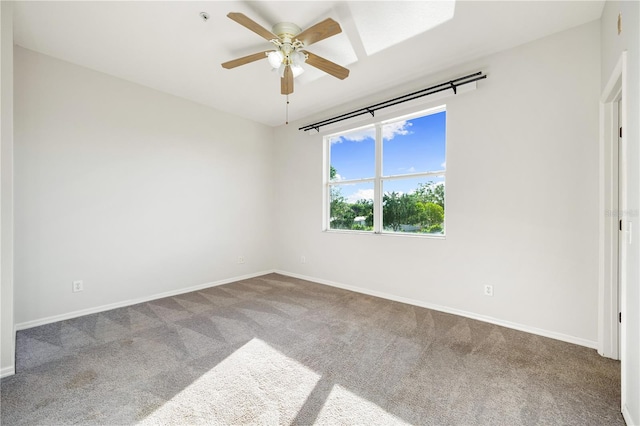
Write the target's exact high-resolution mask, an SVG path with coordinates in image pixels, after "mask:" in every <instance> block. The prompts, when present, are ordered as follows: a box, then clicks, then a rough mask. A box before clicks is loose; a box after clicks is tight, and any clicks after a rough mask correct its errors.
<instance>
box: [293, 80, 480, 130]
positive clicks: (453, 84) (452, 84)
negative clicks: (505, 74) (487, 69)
mask: <svg viewBox="0 0 640 426" xmlns="http://www.w3.org/2000/svg"><path fill="white" fill-rule="evenodd" d="M484 78H487V76H486V75H485V74H482V71H478V72H476V73H473V74H469V75H465V76H464V77H459V78H456V79H453V80H449V81H447V82H444V83H440V84H436V85H435V86H431V87H427V88H426V89H422V90H418V91H416V92H412V93H407V94H406V95H402V96H398V97H397V98H393V99H389V100H387V101H384V102H379V103H377V104H373V105H369V106H368V107H364V108H360V109H357V110H354V111H351V112H347V113H345V114H341V115H336V116H335V117H331V118H328V119H326V120H322V121H318V122H317V123H313V124H307V125H306V126H302V127H300V128H298V130H304V131H305V132H306V131H307V130H311V129H315V130H316V131H318V132H319V131H320V127H322V126H326V125H328V124H333V123H337V122H339V121H343V120H348V119H349V118H354V117H358V116H360V115H364V114H371V116H372V117H375V112H376V111H377V110H379V109H383V108H387V107H390V106H394V105H398V104H401V103H403V102H407V101H412V100H414V99H418V98H422V97H423V96H428V95H433V94H434V93H438V92H442V91H444V90H449V89H452V90H453V93H454V94H457V93H458V86H462V85H465V84H468V83H473V82H474V81H478V80H482V79H484Z"/></svg>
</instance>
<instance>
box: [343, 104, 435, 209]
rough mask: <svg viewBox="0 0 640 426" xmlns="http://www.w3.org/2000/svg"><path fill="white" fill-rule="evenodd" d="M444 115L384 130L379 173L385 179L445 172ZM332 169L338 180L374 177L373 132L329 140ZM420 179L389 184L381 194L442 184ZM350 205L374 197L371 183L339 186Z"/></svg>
mask: <svg viewBox="0 0 640 426" xmlns="http://www.w3.org/2000/svg"><path fill="white" fill-rule="evenodd" d="M445 129H446V112H445V111H442V112H439V113H436V114H431V115H427V116H424V117H418V118H413V119H411V120H406V121H398V122H394V123H390V124H386V125H384V126H383V148H382V151H383V160H382V173H383V175H385V176H390V175H402V174H407V173H420V172H428V171H438V170H444V169H445V146H446V143H445V141H446V137H445V136H446V135H445ZM331 165H332V166H333V167H335V169H336V171H337V173H338V180H350V179H360V178H370V177H373V176H374V175H375V170H374V167H375V141H374V128H373V127H370V128H364V129H359V130H356V131H354V132H350V133H346V134H343V135H341V136H340V138H336V139H333V140H332V143H331ZM442 180H443V179H441V178H440V179H436V178H421V179H408V180H393V181H388V182H386V184H385V185H384V188H383V189H384V191H385V192H387V191H396V192H405V193H409V192H411V191H412V190H413V189H415V187H416V186H417V184H418V182H428V181H442ZM341 188H342V194H343V195H344V196H346V197H347V198H348V199H350V201H355V200H356V199H358V198H362V197H365V198H368V197H369V195H371V197H372V196H373V183H371V184H369V183H363V184H358V185H348V186H341Z"/></svg>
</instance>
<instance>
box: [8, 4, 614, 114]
mask: <svg viewBox="0 0 640 426" xmlns="http://www.w3.org/2000/svg"><path fill="white" fill-rule="evenodd" d="M603 5H604V1H566V2H565V1H497V2H486V1H458V2H455V3H454V2H452V1H425V2H410V1H392V2H384V1H370V2H369V1H367V2H363V1H355V2H340V1H293V2H272V1H258V2H255V1H254V2H247V1H227V2H225V1H196V2H189V1H163V2H155V1H118V2H111V1H106V2H93V1H44V2H36V1H19V2H17V3H16V5H15V22H14V31H15V43H16V44H17V45H19V46H22V47H25V48H27V49H32V50H35V51H38V52H41V53H44V54H47V55H51V56H54V57H57V58H60V59H63V60H66V61H69V62H72V63H75V64H78V65H82V66H85V67H88V68H91V69H94V70H98V71H101V72H105V73H107V74H111V75H114V76H116V77H120V78H123V79H126V80H129V81H132V82H135V83H139V84H141V85H144V86H148V87H152V88H154V89H157V90H161V91H164V92H167V93H171V94H173V95H176V96H180V97H183V98H186V99H190V100H193V101H196V102H198V103H201V104H205V105H209V106H211V107H214V108H216V109H219V110H223V111H227V112H230V113H233V114H236V115H239V116H242V117H246V118H249V119H251V120H254V121H257V122H261V123H265V124H267V125H271V126H277V125H280V124H283V122H284V118H285V100H284V96H282V95H280V81H279V76H278V75H277V74H276V73H274V72H271V70H270V67H269V65H268V62H267V61H266V60H265V61H258V62H254V63H251V64H247V65H244V66H242V67H239V68H236V69H233V70H226V69H223V68H222V67H221V66H220V64H221V63H222V62H225V61H228V60H230V59H234V58H236V57H239V56H244V55H248V54H250V53H255V52H258V51H261V50H267V49H269V48H270V47H271V45H270V44H269V43H268V42H267V41H265V40H264V39H262V38H261V37H259V36H258V35H256V34H254V33H252V32H251V31H249V30H247V29H246V28H244V27H242V26H240V25H239V24H237V23H236V22H233V21H231V20H230V19H228V18H227V17H226V14H227V13H229V12H242V13H244V14H245V15H247V16H249V17H250V18H252V19H253V20H255V21H256V22H258V23H260V24H261V25H263V26H264V27H265V28H267V29H271V26H272V25H273V24H275V23H277V22H282V21H288V22H294V23H296V24H297V25H298V26H300V27H301V28H303V29H305V28H307V27H309V26H311V25H313V24H315V23H316V22H318V21H320V20H322V19H324V18H327V17H332V18H334V19H335V20H336V21H338V22H339V23H340V25H341V26H342V30H343V32H342V33H341V34H339V35H337V36H334V37H331V38H329V39H326V40H323V41H320V42H318V43H317V44H314V45H313V46H311V47H310V48H309V49H308V50H310V51H312V52H313V53H316V54H317V55H320V56H322V57H325V58H327V59H330V60H332V61H334V62H336V63H338V64H340V65H343V66H346V67H347V68H349V69H350V70H351V74H350V76H349V77H348V78H347V79H345V80H338V79H336V78H334V77H331V76H329V75H326V74H324V73H322V72H320V71H318V70H316V69H314V68H312V67H310V66H306V67H305V68H306V71H305V73H304V74H303V75H301V76H300V77H298V78H296V80H295V91H294V93H293V94H292V95H291V96H290V101H291V104H290V110H289V119H290V120H291V121H293V120H296V119H300V118H304V117H307V116H309V115H312V114H314V113H316V112H318V111H323V110H327V109H330V108H332V107H336V106H338V105H341V104H343V103H345V102H346V101H350V100H353V99H358V98H361V97H363V96H366V95H368V94H371V93H375V92H376V91H378V90H384V89H388V88H390V87H393V86H396V85H399V84H401V83H404V82H407V81H412V80H416V79H418V78H420V77H424V76H428V75H429V74H433V73H435V72H438V71H441V70H443V69H445V68H448V67H451V66H453V65H456V64H460V63H463V62H467V61H469V60H473V59H476V58H478V57H481V56H484V55H487V54H490V53H493V52H497V51H500V50H504V49H507V48H510V47H513V46H517V45H519V44H522V43H526V42H528V41H532V40H535V39H538V38H541V37H544V36H546V35H549V34H552V33H555V32H558V31H562V30H564V29H568V28H571V27H574V26H577V25H580V24H583V23H586V22H590V21H592V20H595V19H598V18H599V17H600V14H601V12H602V8H603ZM202 11H204V12H207V13H208V14H209V15H210V19H209V20H208V21H206V22H204V21H203V20H202V19H201V18H200V16H199V13H200V12H202ZM451 14H453V17H452V18H451ZM449 18H450V19H449ZM443 21H444V22H443ZM452 77H455V76H452ZM363 106H364V105H363Z"/></svg>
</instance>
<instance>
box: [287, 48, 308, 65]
mask: <svg viewBox="0 0 640 426" xmlns="http://www.w3.org/2000/svg"><path fill="white" fill-rule="evenodd" d="M289 57H290V59H291V64H292V65H295V66H297V67H300V66H302V64H304V61H306V60H307V56H306V55H305V54H304V53H302V52H299V51H297V50H296V51H293V52H291V55H290V56H289Z"/></svg>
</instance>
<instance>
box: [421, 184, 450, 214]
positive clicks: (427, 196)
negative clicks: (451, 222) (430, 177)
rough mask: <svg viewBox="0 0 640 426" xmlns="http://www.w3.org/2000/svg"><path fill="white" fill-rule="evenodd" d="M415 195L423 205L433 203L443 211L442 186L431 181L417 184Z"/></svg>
mask: <svg viewBox="0 0 640 426" xmlns="http://www.w3.org/2000/svg"><path fill="white" fill-rule="evenodd" d="M415 194H416V196H417V197H418V198H419V199H420V201H422V202H423V203H434V204H437V205H439V206H440V207H442V208H443V209H444V185H442V184H438V183H436V182H433V181H430V182H427V183H419V184H418V187H417V188H416V192H415Z"/></svg>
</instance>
